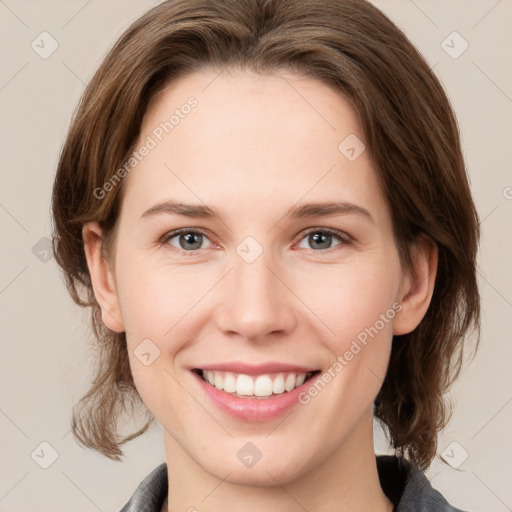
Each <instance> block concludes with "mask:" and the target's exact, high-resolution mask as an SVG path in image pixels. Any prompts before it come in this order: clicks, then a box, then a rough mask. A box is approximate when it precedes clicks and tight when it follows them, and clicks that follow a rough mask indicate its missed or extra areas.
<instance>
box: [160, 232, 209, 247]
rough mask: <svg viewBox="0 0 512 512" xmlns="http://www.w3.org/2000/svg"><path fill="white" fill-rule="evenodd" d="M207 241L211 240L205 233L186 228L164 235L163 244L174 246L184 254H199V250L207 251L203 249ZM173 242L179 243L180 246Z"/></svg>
mask: <svg viewBox="0 0 512 512" xmlns="http://www.w3.org/2000/svg"><path fill="white" fill-rule="evenodd" d="M174 239H176V240H174ZM205 240H209V238H207V237H206V233H205V232H204V231H201V230H197V229H187V228H184V229H178V230H176V231H171V232H170V233H167V234H166V235H164V237H163V238H162V244H169V245H172V246H173V247H176V248H177V249H179V250H181V251H183V252H197V250H198V249H205V247H202V245H203V242H204V241H205ZM172 241H175V242H177V244H178V245H176V243H173V242H172Z"/></svg>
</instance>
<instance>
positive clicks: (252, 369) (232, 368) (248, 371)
mask: <svg viewBox="0 0 512 512" xmlns="http://www.w3.org/2000/svg"><path fill="white" fill-rule="evenodd" d="M193 369H196V370H206V371H215V370H218V371H221V372H232V373H242V374H245V375H261V374H265V373H279V372H295V373H309V372H314V371H317V370H318V368H311V367H308V366H298V365H295V364H289V363H279V362H268V363H261V364H249V363H244V362H236V361H233V362H224V363H212V364H205V365H201V366H194V367H193Z"/></svg>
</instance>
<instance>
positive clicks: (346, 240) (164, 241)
mask: <svg viewBox="0 0 512 512" xmlns="http://www.w3.org/2000/svg"><path fill="white" fill-rule="evenodd" d="M183 233H187V234H190V233H192V234H201V235H203V236H205V237H207V238H208V240H210V239H209V237H208V232H206V231H205V230H202V229H200V228H181V229H177V230H175V231H170V232H169V233H166V234H165V235H164V236H163V237H162V238H161V239H160V244H161V245H168V242H169V240H171V239H173V238H174V237H176V236H178V235H181V234H183ZM311 233H323V234H328V235H334V236H335V237H336V238H338V239H339V240H340V242H341V243H340V244H339V245H336V246H334V247H330V248H329V249H320V250H318V251H315V250H314V249H310V250H311V251H313V252H315V253H319V254H330V253H331V252H332V251H334V250H336V248H337V247H340V246H343V245H345V246H346V245H351V244H352V243H353V242H354V239H353V238H352V237H350V236H349V235H347V234H346V233H344V232H343V231H338V230H337V229H332V228H309V229H307V230H306V231H304V232H303V233H301V235H302V236H301V238H300V239H299V242H301V241H302V240H303V239H304V238H306V237H307V236H308V235H310V234H311ZM210 241H211V240H210ZM172 250H177V251H178V252H179V253H181V254H184V255H186V256H195V255H196V253H197V252H199V249H196V250H193V251H185V250H184V249H179V248H178V247H174V246H172Z"/></svg>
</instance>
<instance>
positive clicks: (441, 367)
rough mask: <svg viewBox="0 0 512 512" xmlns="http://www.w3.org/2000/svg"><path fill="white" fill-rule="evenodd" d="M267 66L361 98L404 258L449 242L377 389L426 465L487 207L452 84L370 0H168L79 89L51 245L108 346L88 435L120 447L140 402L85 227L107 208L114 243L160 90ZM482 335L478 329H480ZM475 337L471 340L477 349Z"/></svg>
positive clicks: (88, 401)
mask: <svg viewBox="0 0 512 512" xmlns="http://www.w3.org/2000/svg"><path fill="white" fill-rule="evenodd" d="M228 67H229V68H236V69H241V70H244V69H246V70H252V71H255V72H259V73H265V72H267V73H271V72H272V71H273V70H280V69H288V70H291V71H295V72H298V73H300V74H302V75H305V76H308V77H312V78H314V79H317V80H319V81H321V82H323V83H325V84H328V85H330V86H331V87H333V88H334V89H336V90H337V91H339V92H340V93H341V94H343V95H344V97H346V98H347V99H348V100H349V101H351V103H352V104H353V107H354V109H355V110H356V112H357V114H358V116H359V119H360V121H361V123H362V127H363V130H364V134H365V143H366V147H367V149H368V151H369V154H370V155H371V158H372V161H373V163H374V167H375V170H376V172H377V174H378V177H379V180H380V182H381V185H382V189H383V191H384V194H385V197H386V198H387V201H388V203H389V207H390V209H391V214H392V219H393V227H394V233H395V239H396V242H397V247H398V248H399V251H400V256H401V259H402V262H403V263H404V264H406V265H407V264H408V263H409V252H408V251H409V249H410V247H411V244H412V242H414V240H415V239H416V237H417V236H418V235H420V234H425V235H427V236H428V237H430V238H431V239H432V240H433V241H434V242H435V243H436V245H437V247H438V251H439V264H438V273H437V277H436V282H435V288H434V293H433V297H432V301H431V304H430V307H429V309H428V311H427V313H426V315H425V317H424V318H423V320H422V322H421V323H420V325H419V326H418V328H417V329H415V330H414V331H413V332H412V333H410V334H407V335H402V336H395V337H394V339H393V344H392V351H391V358H390V362H389V368H388V373H387V375H386V378H385V380H384V383H383V385H382V388H381V390H380V392H379V394H378V396H377V399H376V401H375V408H374V411H375V417H376V418H378V419H379V420H380V421H381V423H382V424H383V425H385V426H386V427H387V431H388V435H389V438H390V441H391V443H392V446H393V447H394V448H395V451H396V453H397V455H399V456H402V457H404V458H407V459H409V460H411V461H412V462H413V463H415V464H416V465H417V466H418V467H419V468H421V469H425V468H426V467H428V466H429V465H430V463H431V461H432V459H433V458H434V456H435V454H436V450H437V434H438V432H439V431H440V430H441V429H442V428H444V426H445V425H446V423H447V422H448V420H449V418H450V416H451V409H450V410H448V409H449V406H448V404H447V402H446V401H445V399H444V396H443V395H444V394H445V392H446V391H447V390H448V388H449V386H450V385H451V384H452V382H453V381H454V380H455V378H457V376H458V375H459V372H460V369H461V365H462V362H463V339H464V336H465V334H466V333H467V332H468V331H469V329H470V328H471V327H475V328H476V330H477V331H478V330H479V318H480V317H479V315H480V302H479V294H478V288H477V283H476V267H475V266H476V261H475V260H476V252H477V245H478V238H479V225H478V217H477V213H476V209H475V206H474V203H473V201H472V198H471V193H470V189H469V184H468V178H467V175H466V170H465V164H464V160H463V155H462V151H461V145H460V140H459V132H458V126H457V122H456V119H455V116H454V113H453V111H452V108H451V106H450V103H449V100H448V99H447V97H446V94H445V92H444V90H443V87H442V86H441V84H440V83H439V81H438V79H437V78H436V77H435V75H434V74H433V72H432V71H431V69H430V68H429V66H428V65H427V63H426V62H425V60H424V59H423V57H422V56H421V55H420V54H419V52H418V51H417V50H416V49H415V48H414V46H413V45H412V44H411V43H410V42H409V40H408V39H407V38H406V36H405V35H404V34H403V33H402V32H401V31H400V30H399V29H398V28H397V27H396V26H395V25H394V24H393V23H392V22H391V21H390V20H389V19H388V18H387V17H386V16H385V15H384V14H382V13H381V12H380V11H379V10H378V9H377V8H375V7H374V6H372V5H371V4H370V3H369V2H367V1H365V0H301V1H300V2H299V1H296V0H216V1H215V2H211V1H209V0H169V1H167V2H164V3H162V4H160V5H158V6H156V7H154V8H153V9H151V10H150V11H148V12H147V13H146V14H145V15H144V16H142V17H141V18H140V19H138V20H137V21H135V23H133V24H132V25H131V26H130V27H129V28H128V29H127V30H126V32H125V33H124V34H123V35H122V36H121V37H120V39H119V40H118V41H117V43H116V44H115V45H114V47H113V48H112V49H111V50H110V52H109V53H108V55H107V56H106V58H105V59H104V61H103V63H102V64H101V66H100V67H99V69H98V71H97V72H96V74H95V75H94V77H93V78H92V80H91V81H90V83H89V84H88V86H87V88H86V90H85V91H84V94H83V96H82V98H81V101H80V104H79V106H78V109H77V111H76V112H75V114H74V119H73V121H72V124H71V128H70V130H69V134H68V136H67V139H66V141H65V144H64V146H63V149H62V152H61V155H60V161H59V164H58V169H57V174H56V178H55V183H54V190H53V203H52V212H53V217H54V252H55V257H56V260H57V262H58V264H59V265H60V266H61V267H62V269H63V271H64V276H65V279H66V284H67V286H68V289H69V291H70V293H71V295H72V297H73V299H74V300H75V302H77V303H78V304H79V305H81V306H90V307H91V308H92V325H93V328H94V333H95V336H96V339H97V341H98V347H99V349H100V352H101V353H100V356H99V365H98V368H97V375H96V378H95V380H94V382H93V385H92V388H91V389H90V391H89V392H88V393H87V394H86V395H85V396H84V397H83V398H82V399H81V401H80V402H79V404H77V406H75V408H74V411H73V421H72V429H73V433H74V435H75V437H76V438H77V439H78V441H79V442H80V443H81V444H82V445H84V446H86V447H89V448H92V449H95V450H98V451H99V452H101V453H103V454H104V455H105V456H107V457H109V458H111V459H114V460H121V458H120V456H122V455H123V452H122V451H121V450H120V448H119V447H120V445H122V444H124V443H125V442H127V441H128V440H130V439H133V438H134V437H137V436H139V435H141V434H142V433H143V432H145V431H146V430H147V428H148V427H149V425H150V423H151V422H152V421H153V419H154V418H153V417H152V416H151V414H150V413H149V411H147V409H145V408H144V407H143V409H145V411H146V413H149V419H148V421H147V422H146V424H145V425H144V427H143V428H141V429H140V430H138V431H137V432H135V433H134V434H132V435H129V436H127V437H124V438H123V437H121V436H119V434H118V430H117V427H118V419H119V414H120V413H121V412H126V411H128V410H129V408H128V406H127V404H129V403H131V405H132V407H133V406H134V405H142V406H143V403H142V400H141V399H140V396H139V395H138V393H137V390H136V388H135V385H134V382H133V377H132V374H131V371H130V365H129V359H128V352H127V348H126V339H125V333H120V334H119V333H114V332H111V331H109V330H108V329H107V328H106V327H105V326H104V325H103V323H102V321H101V315H100V309H99V305H98V303H97V302H96V299H95V297H94V293H93V290H92V286H91V279H90V276H89V272H88V268H87V264H86V259H85V254H84V246H83V240H82V234H81V229H82V226H83V224H84V223H85V222H89V221H98V222H99V223H100V225H101V226H102V229H103V232H104V235H105V239H106V242H105V243H106V244H107V246H106V255H107V256H108V255H109V254H110V248H111V245H109V244H111V242H112V239H113V238H114V237H113V234H115V227H116V221H117V218H118V213H119V206H120V201H121V199H122V197H121V192H122V190H123V183H120V184H119V185H118V186H116V187H114V188H113V189H112V190H111V191H110V192H109V193H108V194H106V195H105V197H104V198H101V199H99V198H98V197H97V194H95V193H94V191H95V190H97V189H98V188H101V187H102V186H103V184H104V183H105V182H106V181H108V180H109V179H110V178H111V177H112V175H113V174H114V172H115V171H116V170H117V169H119V168H121V167H122V166H123V164H124V163H125V162H126V160H127V159H128V158H129V155H130V153H131V151H133V148H134V146H135V144H136V142H137V138H138V136H139V131H140V127H141V124H142V120H143V116H144V114H145V112H146V110H147V108H148V104H149V102H150V100H151V98H152V97H153V96H154V95H155V94H156V92H158V91H159V90H161V89H162V87H164V86H166V85H168V84H169V83H171V82H172V81H173V80H175V79H177V78H178V77H181V76H183V75H184V74H185V73H190V72H192V71H194V70H199V69H201V68H209V69H215V70H221V69H223V68H228ZM477 345H478V337H477ZM475 349H476V347H475Z"/></svg>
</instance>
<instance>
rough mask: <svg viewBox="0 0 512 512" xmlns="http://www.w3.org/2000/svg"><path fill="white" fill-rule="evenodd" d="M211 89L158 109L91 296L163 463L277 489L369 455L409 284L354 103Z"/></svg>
mask: <svg viewBox="0 0 512 512" xmlns="http://www.w3.org/2000/svg"><path fill="white" fill-rule="evenodd" d="M217 75H218V74H217V73H214V72H213V71H202V72H196V73H194V74H191V75H189V76H187V77H182V78H181V79H180V80H179V81H177V82H175V83H173V84H171V85H170V86H168V87H167V88H166V89H165V90H164V91H162V92H161V93H159V94H158V95H157V96H156V97H155V98H154V101H153V102H152V104H151V106H150V108H149V110H148V112H147V115H146V117H145V120H144V123H143V126H142V131H141V136H140V139H139V144H138V145H137V147H141V145H142V144H146V145H147V146H148V147H149V146H151V148H150V150H149V151H148V152H147V155H146V156H144V157H143V158H142V159H141V161H140V162H138V164H137V165H136V166H135V167H134V168H133V170H131V171H130V173H129V175H128V177H126V178H125V182H124V183H123V186H124V187H125V189H124V197H123V203H122V208H121V212H120V218H119V225H118V232H117V238H116V243H115V253H114V266H113V268H112V269H111V274H109V276H110V277H109V278H108V279H107V280H106V281H108V283H110V285H108V284H107V285H106V286H105V290H106V291H105V290H104V291H100V290H99V289H100V287H101V285H100V284H98V282H96V285H95V291H96V292H97V297H98V301H99V302H100V304H101V305H102V308H103V319H104V322H105V323H106V324H107V326H108V327H110V328H111V329H113V330H116V331H123V330H124V331H126V335H127V344H128V353H129V357H130V365H131V369H132V373H133V377H134V380H135V384H136V386H137V389H138V391H139V393H140V395H141V397H142V399H143V400H144V402H145V404H146V405H147V407H148V408H149V410H150V411H151V412H152V414H153V415H154V416H155V417H156V419H157V420H158V422H159V423H160V424H161V425H162V426H163V428H164V436H165V442H166V449H167V451H168V455H169V453H171V452H172V453H173V454H175V455H176V456H177V457H178V456H179V457H182V458H183V459H186V460H187V461H188V463H190V464H191V465H195V466H196V467H200V468H202V470H205V471H207V472H208V473H210V474H212V475H214V476H216V477H217V478H220V479H224V478H225V476H226V474H228V473H229V477H228V479H227V480H228V481H231V482H236V483H251V484H258V483H259V484H261V485H270V484H273V480H272V479H271V478H270V477H269V473H270V474H271V475H272V476H273V477H274V478H276V479H277V480H278V481H280V482H282V483H284V482H287V481H290V480H291V479H294V478H297V477H299V476H301V475H305V474H306V473H307V472H309V471H311V470H313V469H314V468H315V467H318V466H319V465H321V464H322V463H325V462H326V461H328V460H330V459H331V458H333V457H335V456H336V455H339V454H340V453H341V452H349V451H351V450H362V449H364V450H368V449H370V450H373V445H372V437H371V422H372V404H373V401H374V399H375V397H376V395H377V393H378V391H379V389H380V387H381V385H382V382H383V379H384V377H385V375H386V369H387V364H388V360H389V354H390V349H391V341H392V336H393V333H394V332H395V333H399V332H400V330H401V329H402V330H403V329H404V327H403V325H405V324H406V323H407V320H404V315H405V314H406V310H405V309H404V310H401V309H402V306H401V305H400V304H401V302H402V299H404V296H406V295H407V290H408V286H409V285H410V283H411V281H410V278H409V276H408V275H406V273H405V272H404V271H403V269H402V266H401V264H400V260H399V257H398V251H397V247H396V243H395V240H394V238H393V231H392V222H391V217H390V211H389V208H388V206H387V204H386V201H385V199H384V196H383V193H382V191H381V190H380V188H379V184H378V181H377V177H376V173H375V170H374V169H373V168H372V163H371V161H370V158H369V155H368V152H367V151H364V150H363V151H362V153H361V154H360V155H359V156H357V153H358V152H360V150H361V149H362V145H361V144H362V143H364V134H363V132H362V130H361V127H360V126H359V123H358V119H357V117H356V115H355V113H354V110H353V109H352V108H351V106H350V104H349V103H348V102H347V101H346V100H345V99H344V98H343V97H342V96H340V95H339V94H338V93H337V92H335V91H334V90H332V89H331V88H329V87H328V86H326V85H323V84H322V83H320V82H318V81H315V80H312V79H309V78H304V77H300V76H299V75H295V74H291V73H284V72H283V73H281V76H278V75H264V76H254V75H246V74H242V73H239V72H232V73H230V74H227V73H222V74H220V75H218V76H217ZM190 97H194V98H195V101H193V102H189V105H192V103H194V105H193V106H191V107H190V108H188V107H184V105H187V100H188V99H189V98H190ZM176 109H177V110H178V112H177V113H176ZM173 112H174V113H175V114H176V115H175V118H174V119H173V120H172V121H171V123H173V125H172V129H170V128H169V126H170V125H165V122H166V121H169V118H170V116H171V115H172V114H173ZM159 127H160V130H158V128H159ZM162 127H164V128H162ZM165 128H167V131H168V133H166V130H165ZM148 137H150V138H151V139H152V140H153V142H154V143H155V144H153V143H151V142H148V141H149V139H148ZM347 137H350V138H349V139H348V140H347V141H346V142H344V143H343V141H344V140H345V139H346V138H347ZM356 137H357V138H356ZM159 139H161V140H159ZM340 143H342V144H341V149H340ZM351 147H352V148H354V151H353V152H352V151H351V150H350V148H351ZM354 156H357V158H355V159H354ZM177 203H181V204H183V205H185V204H186V205H192V206H190V207H188V206H182V207H178V206H176V204H177ZM313 204H316V205H324V206H323V207H322V206H316V207H314V206H311V205H313ZM333 206H335V207H333ZM212 212H214V214H212ZM178 230H180V231H179V232H178ZM96 281H99V280H98V279H97V280H96ZM109 286H111V288H110V289H109V288H108V287H109ZM409 321H410V320H409ZM400 322H402V324H403V325H402V324H401V323H400ZM329 376H330V377H329ZM203 378H205V379H207V380H208V379H209V380H210V381H211V384H210V383H207V382H205V380H203ZM304 379H306V380H305V382H302V381H303V380H304ZM269 393H272V395H271V396H268V395H269ZM254 394H255V395H257V396H254ZM248 443H249V444H248ZM178 454H179V455H178ZM260 456H261V459H260V460H258V461H257V463H256V464H254V465H252V464H253V463H252V462H251V457H252V458H253V459H254V458H256V459H257V458H258V457H260Z"/></svg>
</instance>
